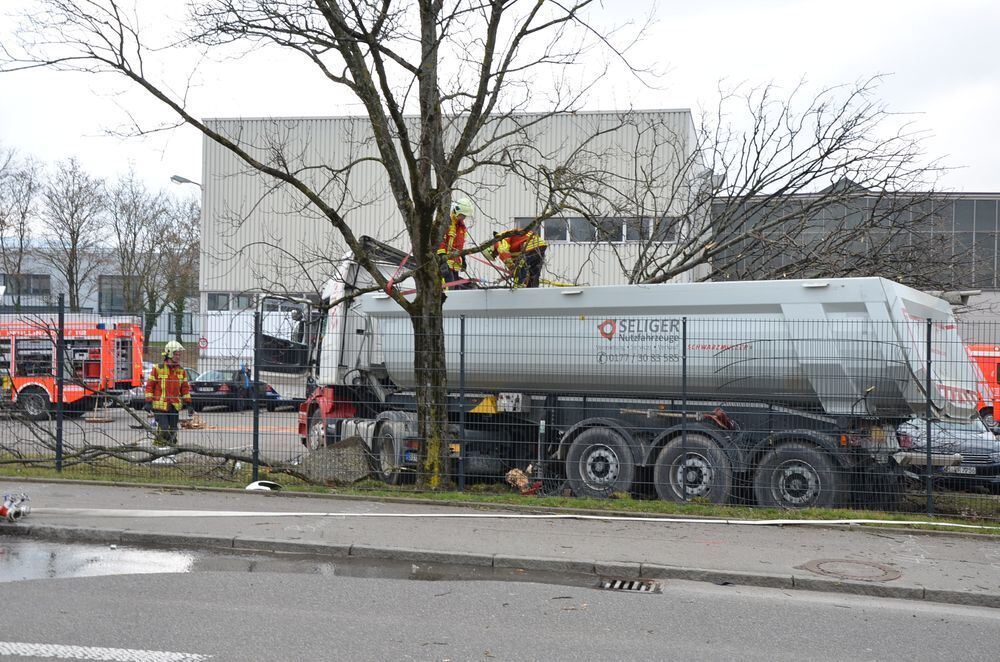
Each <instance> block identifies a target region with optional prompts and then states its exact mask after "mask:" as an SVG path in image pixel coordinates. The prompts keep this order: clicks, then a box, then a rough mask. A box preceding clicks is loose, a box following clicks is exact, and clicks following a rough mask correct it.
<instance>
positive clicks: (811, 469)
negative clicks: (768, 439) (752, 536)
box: [753, 442, 844, 508]
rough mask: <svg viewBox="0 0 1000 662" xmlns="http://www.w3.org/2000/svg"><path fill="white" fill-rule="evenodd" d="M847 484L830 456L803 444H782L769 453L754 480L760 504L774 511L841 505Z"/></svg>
mask: <svg viewBox="0 0 1000 662" xmlns="http://www.w3.org/2000/svg"><path fill="white" fill-rule="evenodd" d="M843 483H844V480H843V477H842V476H841V475H840V474H839V473H838V471H837V468H836V467H835V466H834V461H833V458H832V457H830V455H829V454H828V453H825V452H823V451H822V450H820V449H818V448H816V447H815V446H812V445H809V444H804V443H800V442H790V443H786V444H782V445H781V446H778V447H777V448H775V449H774V450H772V451H769V452H768V453H767V454H766V455H765V456H764V458H763V459H762V460H761V461H760V464H759V465H758V466H757V470H756V472H755V473H754V478H753V488H754V495H755V496H756V497H757V504H758V505H760V506H767V507H772V508H773V507H777V508H813V507H818V508H828V507H831V506H837V505H840V499H841V493H842V492H843Z"/></svg>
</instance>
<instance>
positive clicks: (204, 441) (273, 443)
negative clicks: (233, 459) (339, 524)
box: [0, 407, 303, 461]
mask: <svg viewBox="0 0 1000 662" xmlns="http://www.w3.org/2000/svg"><path fill="white" fill-rule="evenodd" d="M197 416H198V417H199V418H200V419H201V420H202V421H203V422H204V424H205V427H204V428H203V429H198V430H182V431H181V433H180V434H181V439H182V442H183V443H184V444H193V445H198V446H201V447H204V448H212V449H232V450H245V451H247V452H249V449H250V448H252V446H253V412H252V411H243V412H238V413H234V412H228V411H219V410H210V411H203V412H200V413H198V414H197ZM297 417H298V413H297V411H294V410H286V411H277V412H268V411H263V410H262V411H261V412H260V450H261V457H262V458H263V459H265V460H277V461H286V460H289V459H292V458H294V457H296V456H298V455H300V454H301V453H302V448H303V447H302V444H301V443H299V438H298V418H297ZM149 420H150V416H149V415H148V414H146V413H145V412H142V411H137V412H132V411H131V410H125V409H121V408H118V407H114V408H108V409H100V410H98V411H97V412H95V413H94V414H93V415H89V414H88V415H87V416H86V417H83V418H73V419H67V420H65V421H64V424H63V435H64V437H63V438H64V444H66V445H67V447H69V448H72V447H80V446H82V445H83V444H98V445H105V446H116V445H129V444H139V445H142V446H149V445H151V442H152V438H151V435H150V433H149V432H148V431H147V430H144V429H142V428H141V427H140V425H141V423H142V422H148V421H149ZM54 430H55V423H54V422H53V421H45V422H42V423H25V422H21V421H18V420H16V419H13V418H11V417H0V444H2V446H3V447H4V449H13V450H17V451H19V452H22V453H33V452H39V451H40V450H42V449H44V448H45V447H46V446H49V447H50V448H51V447H53V445H54V438H55V437H54Z"/></svg>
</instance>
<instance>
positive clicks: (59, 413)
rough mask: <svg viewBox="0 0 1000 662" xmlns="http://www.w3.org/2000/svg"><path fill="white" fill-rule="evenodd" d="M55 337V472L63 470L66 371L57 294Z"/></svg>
mask: <svg viewBox="0 0 1000 662" xmlns="http://www.w3.org/2000/svg"><path fill="white" fill-rule="evenodd" d="M57 333H58V335H57V336H56V471H62V468H63V388H64V386H65V381H66V380H65V377H64V375H63V373H64V372H65V369H66V295H65V294H63V293H61V292H60V294H59V328H58V330H57Z"/></svg>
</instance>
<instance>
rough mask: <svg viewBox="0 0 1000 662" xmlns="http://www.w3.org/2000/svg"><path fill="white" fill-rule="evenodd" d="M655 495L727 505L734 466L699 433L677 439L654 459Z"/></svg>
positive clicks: (669, 499)
mask: <svg viewBox="0 0 1000 662" xmlns="http://www.w3.org/2000/svg"><path fill="white" fill-rule="evenodd" d="M653 484H654V485H656V493H657V494H658V495H659V496H660V498H661V499H663V500H664V501H685V500H690V499H695V498H701V499H707V500H708V501H710V502H711V503H726V502H727V501H729V495H730V493H731V492H732V488H733V467H732V464H731V463H730V462H729V458H728V457H726V454H725V453H724V452H723V451H722V449H721V448H719V446H718V444H716V443H715V442H714V441H712V440H711V439H710V438H709V437H707V436H705V435H702V434H691V433H689V434H688V435H687V439H686V440H685V439H684V438H683V437H677V438H676V439H673V440H672V441H670V442H669V443H668V444H667V445H666V446H664V447H663V450H662V451H660V455H659V456H658V457H657V458H656V465H655V466H654V468H653Z"/></svg>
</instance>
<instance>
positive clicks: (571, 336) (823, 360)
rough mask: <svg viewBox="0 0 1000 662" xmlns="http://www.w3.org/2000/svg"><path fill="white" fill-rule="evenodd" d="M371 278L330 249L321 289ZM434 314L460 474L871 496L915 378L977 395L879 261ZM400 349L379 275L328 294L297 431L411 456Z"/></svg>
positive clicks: (967, 374) (935, 399) (452, 302)
mask: <svg viewBox="0 0 1000 662" xmlns="http://www.w3.org/2000/svg"><path fill="white" fill-rule="evenodd" d="M390 262H391V260H390ZM390 273H391V272H390ZM368 282H370V281H369V279H368V277H367V275H366V274H364V273H362V272H361V271H360V269H358V268H357V267H356V265H354V263H353V262H351V261H349V260H346V261H345V262H344V263H343V264H342V265H341V273H340V276H339V277H338V278H337V279H335V281H334V283H333V284H332V285H331V286H329V287H328V290H327V291H326V292H325V293H324V296H326V297H328V299H329V300H330V301H336V300H338V299H340V298H342V297H343V296H344V295H345V294H350V293H351V291H352V290H357V289H360V288H362V287H364V286H366V285H367V284H368ZM444 332H445V346H446V352H447V357H446V362H447V369H448V384H449V394H448V398H447V400H448V408H449V419H450V423H451V434H452V436H453V438H452V439H451V440H450V441H451V442H452V444H451V447H452V449H453V455H454V459H455V467H454V469H455V471H456V475H458V476H459V478H460V479H462V478H464V477H466V476H473V475H491V476H501V475H503V474H504V473H505V472H506V471H507V470H508V469H510V468H514V467H518V468H522V469H523V468H525V466H526V465H527V464H529V463H531V464H532V465H533V466H534V469H535V471H536V472H538V476H537V477H538V478H540V479H541V480H542V483H543V485H544V486H545V488H546V489H565V488H566V487H567V486H568V488H569V489H572V491H573V493H575V494H577V495H581V496H608V495H610V494H612V493H615V492H629V491H633V490H636V489H640V488H641V486H642V485H643V484H647V483H650V484H652V486H653V487H654V488H655V490H656V493H657V494H658V495H659V496H660V497H661V498H664V499H670V500H687V499H691V498H697V497H701V498H704V499H707V500H709V501H712V502H725V501H728V500H730V499H732V498H733V497H734V495H739V496H741V497H743V498H748V499H750V500H753V501H756V502H757V503H759V504H761V505H769V506H781V507H806V506H832V505H848V504H858V505H864V506H866V507H871V506H885V505H889V504H890V502H891V501H892V500H894V499H895V498H896V497H898V495H899V494H900V490H901V486H902V481H901V477H902V471H901V469H900V464H901V463H904V464H905V463H907V462H909V461H913V460H915V459H916V458H915V454H912V453H910V452H908V451H907V449H905V448H900V444H899V439H898V438H897V435H896V426H897V425H898V424H899V423H901V422H902V421H905V420H908V419H911V418H913V417H915V416H923V415H924V413H925V410H926V409H927V406H928V398H927V388H926V386H927V384H928V382H929V383H930V385H931V397H930V406H931V410H932V415H933V416H934V417H936V418H945V419H958V420H966V419H969V418H972V417H974V416H975V415H976V411H975V409H976V403H977V402H978V399H979V394H978V392H977V388H978V381H977V378H976V375H975V371H974V368H973V366H972V364H971V363H970V361H969V359H968V357H967V356H966V354H965V351H964V348H963V345H962V342H961V339H960V338H959V337H958V334H957V330H956V325H955V323H954V319H953V316H952V313H951V310H950V307H949V306H948V304H947V303H946V302H944V301H942V300H940V299H937V298H935V297H932V296H929V295H927V294H924V293H921V292H919V291H916V290H913V289H911V288H908V287H905V286H902V285H899V284H897V283H894V282H891V281H887V280H884V279H879V278H852V279H827V280H793V281H774V282H767V281H758V282H739V283H701V284H667V285H628V286H611V287H580V288H542V289H519V290H506V289H489V290H469V291H457V292H453V293H449V295H448V299H447V301H446V303H445V306H444ZM928 332H929V334H930V337H929V339H928ZM928 340H929V342H928ZM928 347H929V349H930V359H931V360H930V362H929V363H930V373H929V375H928V353H927V352H928ZM413 352H414V344H413V331H412V326H411V324H410V320H409V318H408V316H407V315H406V313H405V312H404V311H403V310H402V309H401V308H400V307H399V306H398V305H397V304H395V302H394V301H393V300H392V299H391V298H390V297H389V296H388V295H386V294H383V293H376V294H367V295H364V296H361V297H360V298H359V299H355V300H354V301H352V302H350V303H342V304H339V305H337V306H334V307H333V308H331V309H330V311H329V314H328V317H327V323H326V330H325V333H324V334H323V335H322V341H321V347H319V348H318V352H317V355H318V357H319V359H318V367H317V372H316V374H317V384H318V387H317V388H316V389H315V391H314V393H313V394H312V396H311V397H310V399H309V400H307V401H306V403H305V404H303V406H302V407H301V409H300V417H299V428H300V436H301V437H302V440H303V443H305V444H306V445H307V446H309V447H310V448H318V447H321V446H323V445H326V444H328V443H331V442H336V441H339V440H341V439H346V438H348V437H360V438H361V439H363V440H364V442H365V444H366V446H367V447H368V448H369V449H370V451H371V455H372V458H373V464H374V470H375V471H376V473H378V474H379V475H380V476H381V477H382V478H383V479H384V480H386V481H387V482H390V483H398V482H400V481H403V480H405V479H406V478H407V477H408V476H411V475H413V474H414V473H415V471H416V470H417V466H418V461H419V458H420V452H421V448H422V444H423V440H421V439H420V438H419V436H418V434H417V424H416V414H415V411H416V407H415V397H414V388H415V386H416V384H415V377H414V372H413ZM928 377H929V379H928ZM904 443H905V440H904Z"/></svg>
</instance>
